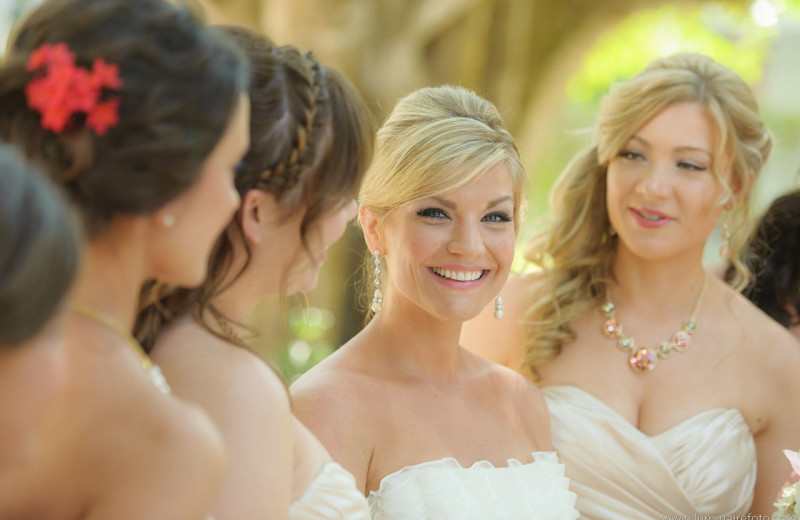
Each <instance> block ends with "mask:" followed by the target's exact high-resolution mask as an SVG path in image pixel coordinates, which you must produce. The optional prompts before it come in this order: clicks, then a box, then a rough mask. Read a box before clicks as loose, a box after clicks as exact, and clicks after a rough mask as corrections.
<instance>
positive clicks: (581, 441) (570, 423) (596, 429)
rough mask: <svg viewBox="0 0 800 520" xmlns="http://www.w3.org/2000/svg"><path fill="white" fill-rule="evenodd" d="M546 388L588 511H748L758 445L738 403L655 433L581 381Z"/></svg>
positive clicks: (718, 514) (599, 519)
mask: <svg viewBox="0 0 800 520" xmlns="http://www.w3.org/2000/svg"><path fill="white" fill-rule="evenodd" d="M542 394H543V395H544V397H545V400H546V401H547V406H548V408H549V410H550V424H551V426H552V429H553V445H554V446H555V448H556V451H558V455H559V457H560V458H561V460H562V461H563V462H564V465H565V466H566V470H567V476H568V477H569V478H570V480H571V482H570V485H571V486H572V489H573V490H574V491H575V493H577V494H578V509H579V510H580V512H581V515H582V518H585V519H591V520H619V519H623V518H624V519H625V520H650V519H653V518H666V517H667V516H672V517H674V518H679V517H680V518H701V517H702V516H698V514H699V515H708V518H710V517H711V516H712V515H713V516H714V517H715V518H723V517H724V518H732V517H734V516H736V517H737V518H738V517H739V516H740V515H744V516H746V515H747V511H748V510H749V508H750V504H751V503H752V501H753V488H754V485H755V479H756V449H755V442H754V441H753V435H752V434H751V433H750V429H749V427H748V425H747V422H746V421H745V419H744V417H743V416H742V414H741V413H740V412H739V411H738V410H735V409H732V408H714V409H711V410H706V411H704V412H700V413H698V414H696V415H694V416H692V417H690V418H688V419H686V420H685V421H683V422H681V423H679V424H676V425H675V426H673V427H672V428H670V429H668V430H666V431H664V432H662V433H660V434H658V435H653V436H649V435H646V434H644V433H643V432H641V431H639V430H638V429H637V428H636V427H635V426H634V425H632V424H631V423H630V422H628V421H627V420H626V419H625V418H624V417H622V416H621V415H620V414H619V413H618V412H617V411H615V410H614V409H612V408H611V407H610V406H608V405H607V404H605V403H604V402H602V401H600V400H599V399H597V398H596V397H594V396H593V395H592V394H590V393H588V392H586V391H585V390H583V389H581V388H579V387H576V386H569V385H562V386H547V387H544V388H542ZM744 516H742V518H744Z"/></svg>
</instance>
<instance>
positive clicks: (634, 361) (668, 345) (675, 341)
mask: <svg viewBox="0 0 800 520" xmlns="http://www.w3.org/2000/svg"><path fill="white" fill-rule="evenodd" d="M707 285H708V275H706V276H705V277H704V278H703V287H702V289H700V294H699V295H698V296H697V302H695V304H694V310H693V311H692V315H691V317H690V318H689V319H688V320H686V321H684V322H683V328H682V329H680V330H679V331H677V332H676V333H675V334H673V335H672V337H671V338H670V339H669V340H665V341H662V342H661V343H660V344H659V345H658V348H655V349H652V348H648V347H641V346H638V345H636V340H635V339H633V336H628V335H627V334H625V332H624V331H623V329H622V323H621V322H620V321H619V320H618V319H617V309H616V307H614V303H613V302H612V301H611V293H610V292H609V293H608V294H607V296H608V298H607V300H606V303H605V304H604V305H603V306H602V307H600V310H601V311H602V313H603V316H604V317H605V319H606V321H605V323H603V334H605V335H606V337H607V338H610V339H616V340H617V346H619V348H620V349H621V350H622V351H623V352H628V353H630V357H629V358H628V365H629V366H630V367H631V370H633V371H634V372H636V373H640V374H641V373H645V372H650V371H652V370H654V369H655V368H656V365H657V364H658V358H662V359H666V358H668V357H669V356H670V355H671V354H672V352H673V351H677V352H685V351H686V350H688V349H689V347H690V346H691V345H692V334H694V333H695V331H696V330H697V311H698V310H700V302H702V301H703V295H704V294H705V292H706V286H707Z"/></svg>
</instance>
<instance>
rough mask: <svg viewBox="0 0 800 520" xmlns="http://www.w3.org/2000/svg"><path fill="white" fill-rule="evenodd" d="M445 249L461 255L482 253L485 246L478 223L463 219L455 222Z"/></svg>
mask: <svg viewBox="0 0 800 520" xmlns="http://www.w3.org/2000/svg"><path fill="white" fill-rule="evenodd" d="M447 249H448V251H450V252H451V253H453V254H457V255H461V256H479V255H482V254H483V253H484V252H485V251H486V246H485V245H484V243H483V236H482V235H481V230H480V225H479V224H477V223H472V222H469V221H463V220H462V221H460V222H457V223H455V225H454V227H453V235H452V237H451V238H450V242H449V244H448V248H447Z"/></svg>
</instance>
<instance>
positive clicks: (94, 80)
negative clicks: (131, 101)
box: [25, 43, 122, 136]
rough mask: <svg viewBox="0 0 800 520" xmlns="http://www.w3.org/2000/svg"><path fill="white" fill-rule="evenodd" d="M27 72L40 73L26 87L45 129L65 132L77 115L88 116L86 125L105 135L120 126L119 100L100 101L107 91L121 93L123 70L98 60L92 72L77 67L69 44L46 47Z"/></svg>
mask: <svg viewBox="0 0 800 520" xmlns="http://www.w3.org/2000/svg"><path fill="white" fill-rule="evenodd" d="M25 70H28V71H37V72H36V73H35V76H34V78H33V79H32V80H31V81H30V82H29V83H28V85H27V86H26V87H25V97H26V99H27V101H28V106H29V107H31V108H32V109H33V110H36V111H37V112H39V114H41V116H42V123H41V124H42V128H45V129H48V130H52V131H53V132H56V133H59V132H63V131H64V129H65V128H66V127H67V125H68V123H69V122H70V120H71V118H72V116H73V114H76V113H84V114H86V125H87V126H89V127H90V128H91V129H92V130H93V131H94V133H95V134H96V135H98V136H100V135H104V134H105V133H106V132H107V131H108V129H109V128H110V127H112V126H114V125H116V124H117V123H119V96H112V97H108V98H107V99H105V100H104V101H101V100H100V94H101V92H102V90H103V89H104V88H106V89H114V90H119V89H120V88H121V87H122V80H121V79H119V67H117V66H116V65H113V64H109V63H106V62H105V61H104V60H103V59H101V58H97V59H95V60H94V63H93V64H92V70H91V71H90V70H88V69H86V68H83V67H80V66H77V65H75V53H73V52H72V51H70V50H69V48H68V47H67V44H66V43H56V44H54V45H51V44H49V43H43V44H42V45H41V46H39V48H37V49H36V50H35V51H33V53H31V56H30V58H28V63H27V64H26V65H25Z"/></svg>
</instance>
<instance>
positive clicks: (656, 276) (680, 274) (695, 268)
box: [610, 248, 707, 316]
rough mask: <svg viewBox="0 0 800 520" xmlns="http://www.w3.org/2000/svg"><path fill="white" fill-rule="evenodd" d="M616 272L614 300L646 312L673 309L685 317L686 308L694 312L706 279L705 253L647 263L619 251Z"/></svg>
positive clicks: (611, 291)
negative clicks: (694, 306)
mask: <svg viewBox="0 0 800 520" xmlns="http://www.w3.org/2000/svg"><path fill="white" fill-rule="evenodd" d="M613 269H614V274H615V277H616V283H613V284H612V285H611V287H610V296H611V299H612V300H613V301H614V302H616V303H618V304H621V306H623V307H627V306H628V305H633V304H635V305H636V306H637V307H638V309H640V310H641V311H642V312H643V313H655V312H664V311H667V312H670V311H672V310H674V311H675V312H678V313H684V314H685V313H686V312H687V310H686V309H687V308H688V309H689V312H691V309H692V308H693V305H694V302H695V301H696V299H697V298H698V295H699V293H700V290H701V288H702V286H703V281H704V280H705V278H706V276H707V275H706V271H705V269H704V267H703V262H702V252H700V254H696V255H694V257H692V256H688V255H686V256H680V257H676V258H670V259H666V260H658V261H645V260H642V259H641V258H638V257H634V256H633V255H632V254H631V253H630V252H629V251H627V250H626V249H624V248H618V249H617V255H616V257H615V259H614V265H613ZM687 316H688V314H687Z"/></svg>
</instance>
